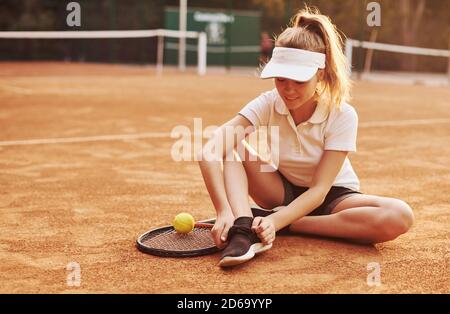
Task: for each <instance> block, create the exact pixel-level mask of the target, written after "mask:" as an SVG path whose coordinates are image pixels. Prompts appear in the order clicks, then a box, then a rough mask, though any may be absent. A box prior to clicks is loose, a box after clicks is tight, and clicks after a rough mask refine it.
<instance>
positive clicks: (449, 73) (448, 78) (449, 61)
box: [447, 27, 450, 85]
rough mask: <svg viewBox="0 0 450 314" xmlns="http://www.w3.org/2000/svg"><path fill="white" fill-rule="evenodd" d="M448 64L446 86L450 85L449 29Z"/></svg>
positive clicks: (449, 30) (449, 36)
mask: <svg viewBox="0 0 450 314" xmlns="http://www.w3.org/2000/svg"><path fill="white" fill-rule="evenodd" d="M448 52H449V55H448V59H447V61H448V63H447V85H450V27H448Z"/></svg>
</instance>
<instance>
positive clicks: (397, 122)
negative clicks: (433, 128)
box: [359, 118, 450, 128]
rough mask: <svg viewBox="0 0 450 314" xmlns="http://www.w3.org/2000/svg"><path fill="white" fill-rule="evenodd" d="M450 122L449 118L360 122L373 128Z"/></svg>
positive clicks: (362, 125) (360, 125) (365, 126)
mask: <svg viewBox="0 0 450 314" xmlns="http://www.w3.org/2000/svg"><path fill="white" fill-rule="evenodd" d="M441 123H450V118H449V119H420V120H394V121H367V122H361V123H360V124H359V127H360V128H373V127H385V126H408V125H429V124H441Z"/></svg>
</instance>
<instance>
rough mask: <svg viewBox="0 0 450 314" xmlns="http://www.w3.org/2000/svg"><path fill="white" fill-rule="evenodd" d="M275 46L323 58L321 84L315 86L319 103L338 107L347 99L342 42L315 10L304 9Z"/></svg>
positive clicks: (346, 68)
mask: <svg viewBox="0 0 450 314" xmlns="http://www.w3.org/2000/svg"><path fill="white" fill-rule="evenodd" d="M275 46H276V47H286V48H297V49H304V50H309V51H313V52H320V53H324V54H325V55H326V61H325V69H324V77H323V81H320V82H319V83H318V88H317V91H316V92H317V95H318V98H319V99H320V101H326V102H327V103H328V104H329V106H330V108H331V106H336V107H338V108H339V107H340V105H341V103H343V102H346V101H348V100H349V99H350V89H351V86H352V81H351V79H350V76H349V71H348V69H349V67H348V63H347V59H346V57H345V56H344V53H343V51H342V46H343V41H342V37H341V35H340V34H339V31H338V30H337V28H336V26H335V25H334V24H333V23H332V22H331V20H330V18H329V17H328V16H325V15H322V14H320V12H319V10H318V9H317V8H311V7H308V6H305V8H304V9H302V10H300V11H299V12H298V13H297V14H296V15H295V16H294V17H293V18H292V19H291V26H290V27H288V28H286V29H285V30H284V31H283V32H282V33H281V34H280V35H279V36H278V37H277V38H276V40H275Z"/></svg>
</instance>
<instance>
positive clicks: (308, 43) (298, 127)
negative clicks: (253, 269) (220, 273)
mask: <svg viewBox="0 0 450 314" xmlns="http://www.w3.org/2000/svg"><path fill="white" fill-rule="evenodd" d="M292 21H293V24H292V26H291V27H289V28H287V29H286V30H284V31H283V32H282V33H281V34H280V35H279V36H278V38H277V39H276V41H275V49H274V51H273V55H272V59H271V60H270V61H269V62H268V64H267V65H266V66H265V67H264V69H263V71H262V73H261V78H263V79H267V78H273V79H274V83H275V88H274V89H273V90H271V91H268V92H265V93H263V94H261V95H260V96H259V97H257V98H255V99H254V100H252V101H251V102H249V103H248V104H247V105H246V106H245V107H243V109H242V110H241V111H240V112H239V113H238V114H237V115H236V116H235V117H234V118H232V119H231V120H230V121H228V122H227V123H225V124H224V125H222V126H221V127H220V128H219V129H218V130H217V132H216V133H215V135H214V136H213V137H212V138H211V139H210V140H209V141H208V143H207V144H206V145H205V147H204V148H203V151H202V152H201V153H199V156H198V158H199V160H200V162H199V164H200V169H201V172H202V175H203V178H204V181H205V184H206V187H207V189H208V192H209V194H210V197H211V200H212V202H213V204H214V206H215V209H216V211H217V220H216V223H215V225H214V228H213V230H212V234H213V237H214V241H215V242H216V244H217V246H219V247H225V246H226V247H225V249H224V250H223V253H222V258H221V260H220V263H219V264H220V265H221V266H231V265H236V264H240V263H243V262H245V261H247V260H249V259H251V258H252V257H253V256H254V255H255V254H256V253H260V252H263V251H265V250H267V249H269V248H271V246H272V243H273V241H274V239H275V234H276V232H277V231H279V230H281V229H285V230H287V229H288V230H289V231H290V232H292V233H306V234H312V235H320V236H326V237H336V238H342V239H347V240H351V241H355V242H360V243H377V242H384V241H389V240H393V239H395V238H397V237H398V236H399V235H401V234H403V233H405V232H406V231H407V230H408V229H409V228H410V227H411V225H412V224H413V220H414V216H413V212H412V210H411V208H410V206H408V205H407V204H406V203H405V202H404V201H401V200H398V199H394V198H388V197H382V196H375V195H367V194H362V193H361V192H360V191H359V180H358V177H357V175H356V174H355V171H354V170H353V168H352V166H351V164H350V161H349V159H348V154H349V152H355V151H356V134H357V126H358V116H357V113H356V111H355V109H354V108H353V107H352V106H351V105H349V104H348V103H347V101H348V99H349V92H350V87H351V81H350V79H349V74H348V70H347V69H348V68H347V63H346V59H345V56H344V54H343V52H342V38H341V37H340V35H339V33H338V31H337V29H336V28H335V26H334V25H333V24H332V22H331V21H330V19H329V18H328V17H327V16H324V15H321V14H320V13H319V12H318V10H316V9H311V8H305V9H303V10H301V11H299V12H298V13H297V14H296V15H295V16H294V18H293V20H292ZM263 126H264V127H272V126H276V127H278V133H279V140H278V149H277V150H278V154H279V156H277V158H276V159H278V160H279V163H278V165H277V166H278V167H277V169H274V171H272V172H270V171H261V169H263V168H264V167H270V164H269V163H266V161H264V160H262V159H261V158H260V157H259V156H255V155H254V154H255V153H254V151H253V150H251V149H248V147H247V146H244V145H242V143H241V142H242V140H244V139H245V138H246V136H248V134H249V133H251V132H252V131H253V130H257V129H258V128H259V127H263ZM230 127H231V128H235V129H237V128H241V129H242V128H244V129H245V130H247V132H245V133H244V134H243V133H242V132H235V134H234V137H235V140H234V141H231V142H232V144H230V143H227V141H226V129H230ZM228 142H230V141H228ZM219 143H225V144H224V145H222V146H223V148H222V149H221V150H220V153H219V155H220V158H222V160H223V164H222V161H220V160H213V159H212V158H208V157H211V156H208V153H207V152H208V151H212V149H211V147H212V146H214V145H218V144H219ZM219 146H220V145H219ZM219 146H215V147H219ZM242 147H243V149H242ZM216 153H217V152H216ZM233 155H234V156H237V157H238V158H237V157H236V158H228V157H230V156H233ZM222 165H223V168H222ZM266 169H267V168H266ZM249 195H250V196H251V197H252V199H253V200H254V201H255V202H256V203H257V204H258V205H259V206H260V207H262V208H264V209H267V210H259V211H256V212H255V210H253V212H252V209H251V207H250V203H249V197H248V196H249ZM274 208H276V209H277V210H272V209H274Z"/></svg>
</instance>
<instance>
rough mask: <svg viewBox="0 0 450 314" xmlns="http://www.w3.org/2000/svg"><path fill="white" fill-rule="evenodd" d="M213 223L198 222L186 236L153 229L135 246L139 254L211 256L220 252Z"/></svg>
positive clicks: (258, 211) (260, 212) (170, 229)
mask: <svg viewBox="0 0 450 314" xmlns="http://www.w3.org/2000/svg"><path fill="white" fill-rule="evenodd" d="M252 213H253V216H254V217H257V216H263V217H265V216H268V215H270V214H272V213H274V211H273V210H266V209H262V208H256V207H253V208H252ZM215 222H216V220H215V219H209V220H204V221H200V222H198V223H196V224H195V227H194V230H192V231H191V232H189V233H186V234H183V233H178V232H176V231H175V229H174V228H173V227H172V226H165V227H159V228H155V229H152V230H150V231H147V232H146V233H144V234H142V235H141V236H140V237H138V239H137V241H136V246H137V248H138V249H139V250H140V251H141V252H144V253H148V254H152V255H157V256H165V257H189V256H200V255H207V254H213V253H216V252H218V251H219V250H220V249H219V248H218V247H216V245H215V243H214V240H213V238H212V234H211V229H212V227H213V226H214V223H215Z"/></svg>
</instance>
